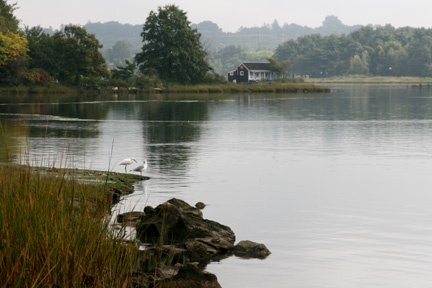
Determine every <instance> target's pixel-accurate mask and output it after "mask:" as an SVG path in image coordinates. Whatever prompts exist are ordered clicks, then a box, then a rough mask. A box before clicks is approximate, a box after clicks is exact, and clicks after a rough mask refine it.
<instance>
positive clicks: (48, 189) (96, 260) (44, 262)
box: [0, 165, 136, 287]
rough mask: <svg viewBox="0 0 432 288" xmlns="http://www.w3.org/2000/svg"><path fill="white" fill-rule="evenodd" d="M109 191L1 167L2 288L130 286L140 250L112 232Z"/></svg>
mask: <svg viewBox="0 0 432 288" xmlns="http://www.w3.org/2000/svg"><path fill="white" fill-rule="evenodd" d="M72 178H73V177H72ZM105 189H106V188H105V187H104V185H103V184H102V185H101V184H88V183H81V182H80V181H77V180H76V179H70V178H69V177H68V178H67V179H66V177H65V175H64V174H63V173H62V170H61V169H58V170H57V169H56V170H46V171H45V172H37V171H36V170H35V169H33V168H31V167H29V166H18V165H0V287H127V286H128V283H130V280H131V279H130V277H131V275H132V272H133V271H132V270H133V267H134V263H135V261H136V259H135V255H136V251H135V250H136V248H135V247H133V246H132V245H126V244H124V242H123V241H121V239H118V237H117V235H114V234H113V232H111V229H110V227H109V223H108V220H105V219H107V217H106V213H107V211H108V209H109V205H110V204H111V203H109V202H108V201H107V200H106V197H105V195H106V193H105V192H106V191H104V190H105Z"/></svg>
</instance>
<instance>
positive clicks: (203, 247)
mask: <svg viewBox="0 0 432 288" xmlns="http://www.w3.org/2000/svg"><path fill="white" fill-rule="evenodd" d="M32 169H34V170H35V172H38V173H53V174H58V176H59V177H60V176H63V177H65V178H66V179H74V180H76V181H82V182H88V183H92V184H94V183H100V184H101V185H106V187H107V189H106V191H107V195H106V196H107V197H108V201H109V203H111V205H115V204H116V203H118V202H119V201H120V199H121V197H122V196H124V195H128V194H131V193H133V192H134V187H133V185H134V183H136V182H139V181H145V180H148V179H149V177H146V176H141V175H136V174H125V173H117V172H111V171H97V170H83V169H57V168H44V167H33V168H32ZM204 208H205V204H204V203H202V202H198V203H197V204H196V205H195V207H194V206H191V205H189V204H188V203H186V202H185V201H183V200H180V199H176V198H173V199H170V200H169V201H166V202H164V203H162V204H160V205H158V206H157V207H154V208H153V207H151V206H147V207H145V208H144V211H131V212H126V213H122V214H119V215H117V219H116V220H117V222H118V224H120V225H122V226H124V227H126V226H133V227H135V229H136V232H137V233H136V238H137V239H136V241H135V242H134V243H135V244H138V246H139V248H140V249H137V259H138V264H137V265H136V267H135V268H134V271H133V280H132V282H133V283H132V287H135V288H149V287H212V288H213V287H221V286H220V284H219V283H218V280H217V277H216V275H214V274H211V273H208V272H206V271H205V268H206V266H207V264H209V263H210V262H212V261H219V260H221V259H225V258H227V257H230V256H233V255H235V256H237V257H242V258H247V259H250V258H259V259H264V258H266V257H267V256H268V255H270V253H271V252H270V251H269V250H268V249H267V247H266V246H265V245H264V244H260V243H255V242H253V241H248V240H246V241H240V242H238V243H237V244H235V241H236V237H235V233H234V231H233V230H232V229H231V228H230V227H228V226H226V225H223V224H220V223H218V222H216V221H212V220H208V219H205V218H204V217H203V209H204ZM125 245H129V244H128V242H126V241H125ZM143 247H144V249H142V248H143Z"/></svg>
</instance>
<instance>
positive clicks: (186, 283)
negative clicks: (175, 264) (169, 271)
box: [155, 264, 222, 288]
mask: <svg viewBox="0 0 432 288" xmlns="http://www.w3.org/2000/svg"><path fill="white" fill-rule="evenodd" d="M155 286H156V287H161V288H162V287H167V288H168V287H169V288H191V287H200V288H222V286H221V285H220V284H219V282H218V280H217V277H216V275H214V274H210V273H207V272H205V271H202V270H201V269H199V268H198V267H197V266H195V265H193V264H186V265H183V266H182V267H181V268H180V269H179V271H178V273H177V275H175V276H174V277H172V278H169V279H166V280H162V281H158V282H157V283H156V285H155Z"/></svg>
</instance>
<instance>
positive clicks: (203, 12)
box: [7, 0, 432, 32]
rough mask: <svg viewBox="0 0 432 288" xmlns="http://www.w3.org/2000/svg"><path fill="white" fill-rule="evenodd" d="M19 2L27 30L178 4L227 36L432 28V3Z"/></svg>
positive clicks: (133, 16)
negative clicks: (270, 30) (259, 30)
mask: <svg viewBox="0 0 432 288" xmlns="http://www.w3.org/2000/svg"><path fill="white" fill-rule="evenodd" d="M7 2H8V3H15V2H17V4H18V7H19V9H18V10H17V11H15V16H16V17H17V18H18V19H19V20H20V21H21V25H22V26H24V25H25V26H30V27H32V26H37V25H41V26H42V27H44V28H48V27H50V26H51V27H52V28H54V29H58V28H59V27H60V25H61V24H80V25H84V24H86V23H88V22H108V21H117V22H120V23H129V24H143V23H144V22H145V20H146V18H147V16H148V14H149V12H150V11H151V10H154V11H156V10H157V8H158V7H159V6H165V5H168V4H175V5H177V6H178V7H179V8H180V9H182V10H183V11H185V12H186V13H187V16H188V19H189V21H190V22H192V23H193V24H197V23H200V22H202V21H205V20H210V21H212V22H214V23H216V24H217V25H218V26H219V27H220V28H222V29H223V31H225V32H235V31H237V30H238V29H239V28H240V27H242V26H243V27H253V26H262V25H263V24H265V23H266V24H271V23H273V21H274V20H275V19H276V20H277V21H278V22H279V24H280V25H281V26H282V25H283V24H285V23H288V24H291V23H294V24H299V25H302V26H309V27H312V28H314V27H318V26H321V24H322V22H323V20H324V18H325V17H326V16H330V15H334V16H337V17H338V18H339V19H340V20H341V21H342V23H344V24H346V25H355V24H360V25H367V24H379V25H385V24H391V25H393V26H395V27H402V26H411V27H425V28H430V27H432V16H431V11H432V1H431V0H411V1H395V0H355V1H354V0H327V1H323V0H296V1H292V0H291V1H290V0H248V1H247V0H214V1H210V0H172V1H165V0H153V1H150V0H121V1H120V0H7Z"/></svg>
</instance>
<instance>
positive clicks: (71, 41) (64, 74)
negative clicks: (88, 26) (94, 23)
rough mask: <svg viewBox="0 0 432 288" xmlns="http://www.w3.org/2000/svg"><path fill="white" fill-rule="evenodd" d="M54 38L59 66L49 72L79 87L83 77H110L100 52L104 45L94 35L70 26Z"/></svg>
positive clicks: (80, 28) (78, 27) (55, 55)
mask: <svg viewBox="0 0 432 288" xmlns="http://www.w3.org/2000/svg"><path fill="white" fill-rule="evenodd" d="M53 37H54V38H53V39H54V55H53V56H54V57H56V61H57V65H56V69H55V70H54V71H49V72H51V73H53V74H54V76H55V77H56V78H57V79H58V80H60V81H63V82H66V83H70V84H74V85H78V84H79V83H80V79H81V77H90V78H95V77H96V78H97V77H108V76H109V70H108V67H107V65H106V62H105V59H104V58H103V56H102V54H101V53H100V52H99V49H100V48H102V45H100V44H99V41H98V40H97V39H96V36H95V35H94V34H89V33H87V31H86V30H85V29H84V28H83V27H80V26H76V25H68V26H65V27H64V30H63V31H59V32H57V33H56V34H54V36H53Z"/></svg>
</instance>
